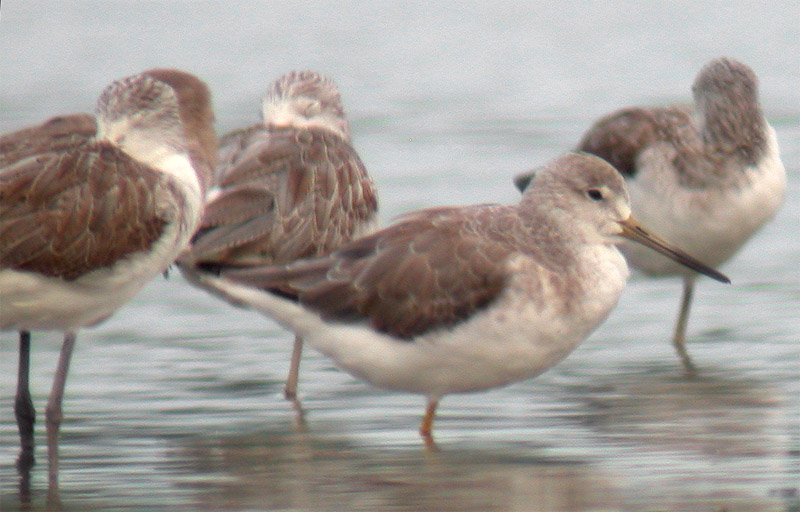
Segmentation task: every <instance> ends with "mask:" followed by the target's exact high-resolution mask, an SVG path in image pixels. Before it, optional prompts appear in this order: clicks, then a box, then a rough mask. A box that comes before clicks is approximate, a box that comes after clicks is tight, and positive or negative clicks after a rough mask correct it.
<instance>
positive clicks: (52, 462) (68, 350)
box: [45, 332, 76, 491]
mask: <svg viewBox="0 0 800 512" xmlns="http://www.w3.org/2000/svg"><path fill="white" fill-rule="evenodd" d="M75 338H76V334H75V333H74V332H67V333H65V334H64V343H63V344H62V345H61V354H60V355H59V357H58V367H56V374H55V377H54V378H53V389H52V390H51V391H50V398H49V400H48V401H47V409H46V411H45V420H46V423H47V461H48V467H49V468H48V476H49V481H50V486H49V489H50V490H51V491H54V490H57V489H58V430H59V428H60V427H61V418H62V417H63V416H62V413H61V402H62V400H63V399H64V385H65V384H66V382H67V373H68V372H69V362H70V359H71V358H72V349H73V348H75Z"/></svg>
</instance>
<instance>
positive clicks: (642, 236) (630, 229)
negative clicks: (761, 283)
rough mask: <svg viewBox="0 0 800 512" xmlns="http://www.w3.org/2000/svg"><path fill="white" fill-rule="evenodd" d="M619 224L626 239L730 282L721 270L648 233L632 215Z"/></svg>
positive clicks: (717, 278)
mask: <svg viewBox="0 0 800 512" xmlns="http://www.w3.org/2000/svg"><path fill="white" fill-rule="evenodd" d="M619 225H620V226H621V227H622V232H621V233H620V235H621V236H622V237H623V238H627V239H628V240H632V241H634V242H637V243H640V244H642V245H644V246H645V247H649V248H651V249H653V250H654V251H657V252H659V253H661V254H663V255H664V256H666V257H668V258H670V259H671V260H673V261H675V262H677V263H680V264H681V265H683V266H684V267H686V268H689V269H691V270H694V271H695V272H698V273H700V274H703V275H706V276H708V277H710V278H711V279H714V280H716V281H720V282H722V283H730V282H731V280H730V279H729V278H728V276H726V275H725V274H723V273H722V272H719V271H717V270H714V269H713V268H711V267H709V266H708V265H706V264H705V263H702V262H701V261H699V260H697V259H696V258H694V257H692V256H689V255H688V254H686V253H685V252H683V251H681V250H680V249H678V248H676V247H673V246H672V245H671V244H670V243H669V242H667V241H665V240H662V239H661V238H659V237H657V236H655V235H653V234H651V233H649V232H648V231H647V230H645V229H644V228H643V227H642V226H641V225H640V224H639V222H638V221H637V220H636V219H634V218H633V217H632V216H631V217H628V218H627V219H625V220H623V221H619Z"/></svg>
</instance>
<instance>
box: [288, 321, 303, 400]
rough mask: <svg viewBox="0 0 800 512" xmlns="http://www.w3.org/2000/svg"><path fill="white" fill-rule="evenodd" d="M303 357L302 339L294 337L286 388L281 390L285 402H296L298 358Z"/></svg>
mask: <svg viewBox="0 0 800 512" xmlns="http://www.w3.org/2000/svg"><path fill="white" fill-rule="evenodd" d="M302 355H303V338H301V337H300V336H295V337H294V346H293V347H292V362H291V363H290V365H289V376H288V377H286V386H285V387H284V388H283V395H284V396H285V397H286V399H287V400H292V401H294V400H297V379H298V376H299V375H300V356H302Z"/></svg>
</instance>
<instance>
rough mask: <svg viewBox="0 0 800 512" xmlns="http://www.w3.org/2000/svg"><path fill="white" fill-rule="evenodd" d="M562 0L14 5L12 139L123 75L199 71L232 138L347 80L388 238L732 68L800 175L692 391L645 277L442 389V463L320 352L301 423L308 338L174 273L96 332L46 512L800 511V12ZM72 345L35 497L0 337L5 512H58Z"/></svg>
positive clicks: (54, 343) (12, 362) (792, 177)
mask: <svg viewBox="0 0 800 512" xmlns="http://www.w3.org/2000/svg"><path fill="white" fill-rule="evenodd" d="M554 4H555V5H554V6H552V7H548V6H542V5H537V4H536V3H529V2H504V3H494V2H486V3H484V2H472V1H468V2H461V3H459V4H457V5H456V4H451V3H446V2H441V3H434V4H433V5H431V4H430V3H414V4H403V5H400V3H398V4H388V3H385V4H384V3H370V2H236V1H233V2H188V1H186V2H184V1H181V2H178V1H170V2H149V1H131V0H126V1H110V2H89V1H72V2H69V1H65V2H41V1H35V0H27V1H25V2H21V1H16V2H15V1H6V2H3V5H2V13H1V14H0V16H1V18H0V25H1V28H0V42H2V47H3V51H2V52H0V69H2V75H3V79H2V80H0V129H2V131H3V132H5V131H9V130H13V129H17V128H20V127H22V126H26V125H29V124H33V123H36V122H40V121H42V120H44V119H45V118H47V117H48V116H51V115H54V114H57V113H68V112H76V111H89V110H91V109H92V108H93V103H94V101H95V99H96V97H97V96H98V94H99V92H100V91H101V90H102V88H103V87H104V86H105V85H106V84H107V83H109V82H110V81H111V80H113V79H115V78H117V77H120V76H125V75H129V74H132V73H135V72H138V71H141V70H144V69H147V68H149V67H153V66H176V67H181V68H184V69H186V70H188V71H191V72H194V73H196V74H198V75H199V76H201V77H202V78H204V79H205V80H206V81H207V82H208V83H209V85H210V86H211V88H212V90H213V92H214V98H215V107H216V110H217V112H218V121H219V123H218V125H219V129H220V131H224V130H228V129H231V128H234V127H238V126H243V125H245V124H247V123H250V122H253V121H255V120H256V119H257V118H258V110H257V109H258V105H259V98H260V96H261V94H262V93H263V92H264V90H265V89H266V87H267V84H268V83H269V82H271V81H272V80H273V79H274V78H276V77H277V76H279V75H280V74H282V73H284V72H285V71H288V70H289V69H293V68H312V69H316V70H318V71H321V72H323V73H326V74H329V75H331V76H332V77H333V78H334V79H335V80H336V81H337V83H338V84H339V86H340V89H341V91H342V95H343V98H344V102H345V106H346V108H347V111H348V113H349V115H350V119H351V122H352V128H353V133H354V142H355V146H356V148H357V149H358V150H359V152H360V154H361V155H362V158H363V160H364V161H365V163H366V165H367V167H368V168H369V170H370V172H371V173H372V176H373V177H374V179H375V181H376V183H377V185H378V187H379V189H380V194H381V196H380V199H381V208H382V217H383V219H384V221H386V222H389V221H390V220H391V218H392V217H394V216H395V215H397V214H399V213H401V212H404V211H407V210H409V209H412V208H420V207H425V206H433V205H442V204H466V203H475V202H512V201H515V200H516V198H517V194H516V192H515V190H514V189H513V187H512V184H511V177H512V176H513V175H514V174H516V173H518V172H521V171H524V170H527V169H530V168H533V167H535V166H538V165H541V164H543V163H544V162H546V161H548V160H550V159H552V158H554V157H555V156H557V155H559V154H560V153H562V152H563V151H565V150H567V149H568V148H569V147H570V146H572V145H573V144H575V142H576V141H577V140H578V139H579V137H580V135H581V133H582V131H583V130H585V129H586V128H587V127H588V126H589V124H590V122H591V121H592V120H594V119H596V118H597V117H598V116H600V115H602V114H603V113H605V112H608V111H610V110H612V109H614V108H618V107H621V106H625V105H630V104H642V103H664V102H670V101H686V100H688V99H689V97H690V95H689V87H690V85H691V82H692V80H693V78H694V75H695V73H696V72H697V70H698V69H699V68H700V67H701V66H702V64H703V63H704V62H706V61H707V60H709V59H710V58H713V57H716V56H719V55H723V54H724V55H730V56H735V57H738V58H740V59H741V60H743V61H745V62H747V63H749V64H750V65H751V66H752V67H753V68H754V69H755V71H756V72H757V73H758V74H759V77H760V79H761V91H762V99H763V104H764V107H765V111H766V113H767V116H768V118H769V119H770V121H771V122H772V124H773V125H774V126H775V128H776V130H777V132H778V137H779V140H780V144H781V149H782V154H783V159H784V162H785V164H786V167H787V172H788V174H789V190H788V194H787V200H786V204H785V206H784V208H783V209H782V210H781V211H780V213H779V214H778V216H777V217H776V219H775V220H774V222H772V223H771V224H770V225H768V226H767V227H766V228H765V229H764V230H763V231H762V232H761V233H759V234H758V236H757V237H756V238H754V239H753V240H752V242H751V243H750V244H749V245H748V246H746V247H745V249H744V250H743V251H742V252H741V253H740V254H739V255H738V256H737V257H736V258H735V259H734V260H733V261H731V262H730V263H729V264H727V265H726V266H725V268H724V270H725V272H726V273H728V274H729V275H730V276H731V278H732V279H733V285H732V286H723V285H720V284H717V283H713V282H711V281H708V280H706V281H702V282H701V283H700V285H699V289H698V292H697V294H696V303H695V308H694V311H693V313H692V317H691V322H690V325H689V337H690V340H689V349H690V352H691V353H692V354H693V356H694V357H695V360H696V362H697V364H698V365H699V366H700V368H701V372H700V375H699V376H698V377H697V378H696V379H688V378H686V377H685V376H684V375H683V373H682V371H681V370H680V368H679V363H678V360H677V358H676V357H675V355H674V354H673V351H672V348H671V346H670V344H669V342H668V339H669V338H670V335H671V330H672V325H673V321H674V317H675V314H676V310H677V306H678V300H679V295H680V284H679V282H677V281H676V280H657V281H651V280H645V279H641V278H636V277H635V278H634V279H633V280H632V281H631V283H630V285H629V287H628V289H627V291H626V293H625V294H624V296H623V298H622V300H621V302H620V305H619V307H618V308H617V309H616V310H615V311H614V312H613V313H612V315H611V317H610V318H609V319H608V321H607V322H606V323H605V324H604V325H603V326H601V327H600V328H599V329H598V330H597V331H596V332H595V333H594V334H593V335H592V336H591V337H590V338H589V339H588V340H587V341H586V342H585V343H584V344H583V345H582V346H581V348H579V349H578V350H577V351H576V352H575V353H573V354H572V355H571V356H570V357H569V358H567V359H566V360H565V361H564V362H563V363H561V364H560V365H558V366H557V367H555V368H553V369H552V370H550V371H549V372H547V373H546V374H544V375H542V376H541V377H539V378H537V379H534V380H530V381H525V382H521V383H518V384H516V385H513V386H510V387H508V388H504V389H499V390H493V391H490V392H486V393H479V394H469V395H459V396H449V397H446V398H445V399H444V400H443V402H442V406H441V408H440V412H439V417H438V421H437V425H436V433H437V436H438V437H437V440H438V442H439V445H440V448H441V451H440V452H438V453H427V452H425V451H424V450H423V449H422V446H421V443H420V440H419V438H418V436H417V433H416V430H417V426H418V422H419V419H420V417H421V415H422V412H423V407H424V401H423V399H422V398H421V397H417V396H412V395H407V394H402V393H390V392H386V391H382V390H379V389H376V388H373V387H370V386H368V385H366V384H363V383H361V382H359V381H356V380H354V379H353V378H351V377H350V376H348V375H347V374H344V373H342V372H340V371H338V370H337V369H336V368H335V367H333V365H332V364H330V363H329V362H328V361H327V360H325V359H324V358H322V357H321V356H319V355H318V354H316V353H313V352H312V351H308V353H307V356H306V357H305V358H304V360H303V366H302V371H301V382H300V392H301V398H302V399H303V403H304V406H305V408H306V411H307V416H306V419H307V424H306V427H305V428H301V427H300V426H299V425H298V424H297V422H296V421H295V414H294V411H293V409H292V407H291V406H290V405H289V404H288V403H287V402H285V401H284V400H283V399H282V386H283V380H284V378H285V375H286V371H287V367H288V361H289V352H290V349H291V339H292V338H291V336H290V335H289V334H288V333H286V332H284V331H282V330H281V329H280V328H278V327H277V326H276V325H275V324H273V323H272V322H271V321H269V320H267V319H265V318H263V317H261V316H259V315H256V314H254V313H251V312H247V311H241V310H237V309H234V308H232V307H230V306H228V305H226V304H223V303H221V302H218V301H217V300H215V299H213V298H211V297H209V296H207V295H205V294H204V293H202V292H200V291H197V290H195V289H193V288H191V287H189V286H188V285H187V284H186V283H185V282H184V281H183V280H182V279H181V277H180V275H178V274H177V273H173V274H172V275H171V276H170V277H169V279H168V280H164V279H158V280H156V281H154V282H153V283H151V284H150V285H148V286H147V287H146V288H145V289H144V290H143V291H142V293H141V294H139V295H138V296H137V297H136V299H135V300H134V301H133V302H132V303H131V304H130V305H128V306H127V307H125V308H123V309H122V310H120V311H119V312H118V313H117V314H116V315H115V316H114V317H113V318H111V319H110V320H109V321H107V322H105V323H104V324H102V325H100V326H98V327H97V328H94V329H87V330H84V331H82V332H81V333H80V335H79V338H78V345H77V348H76V352H75V356H74V359H73V366H72V369H71V371H70V376H69V380H68V383H67V393H66V397H65V401H64V411H65V416H66V417H65V422H64V424H63V427H62V435H61V452H62V462H61V486H60V489H61V490H60V496H59V499H60V503H59V502H53V501H51V503H50V505H51V508H55V509H58V508H63V509H64V510H75V511H80V510H112V509H130V510H166V509H169V510H231V511H236V510H409V511H416V510H474V511H508V510H515V511H516V510H545V511H556V510H559V511H561V510H570V511H571V510H631V511H639V510H648V511H667V510H670V511H671V510H686V511H695V510H708V511H720V510H726V511H738V510H742V511H750V510H758V511H762V510H763V511H767V510H768V511H773V510H775V511H785V512H788V511H794V512H797V511H798V510H800V383H799V382H800V381H798V376H800V344H799V343H798V341H799V340H798V338H800V240H799V239H800V80H799V78H800V57H799V56H800V28H798V27H800V7H798V5H797V3H796V2H786V1H779V2H772V3H770V4H762V3H750V2H744V1H737V2H672V3H669V4H668V6H664V5H660V4H656V3H644V2H640V3H634V2H620V1H614V2H606V3H604V4H602V5H593V4H589V3H583V2H580V3H576V4H575V5H572V6H570V5H561V4H563V3H557V4H556V3H554ZM0 307H2V305H1V304H0ZM59 347H60V336H59V335H58V334H56V333H35V334H34V343H33V355H32V365H33V368H32V372H31V378H32V386H33V394H34V402H35V405H36V407H37V409H38V411H39V418H40V420H39V423H37V439H36V440H37V443H38V444H37V452H36V455H37V458H38V461H39V463H38V465H37V466H35V468H34V470H33V472H32V475H31V482H30V490H29V492H30V494H29V495H26V494H25V492H24V491H25V489H24V487H25V486H21V485H20V481H19V478H18V476H17V473H16V470H15V468H14V460H15V458H16V455H17V450H18V438H17V432H16V425H15V423H14V419H13V412H12V410H13V396H14V389H15V385H16V364H17V358H16V351H17V341H16V335H15V334H13V333H3V335H2V341H1V342H0V509H2V510H3V511H6V510H16V509H20V508H21V509H34V510H39V509H44V508H45V507H46V506H47V503H46V502H47V475H46V450H45V439H44V426H43V421H42V418H43V416H44V414H43V409H44V405H45V402H46V399H47V394H48V392H49V386H50V383H51V381H52V373H53V370H54V368H55V363H56V359H57V356H58V350H59ZM21 491H22V494H21ZM26 500H30V502H29V503H27V504H26V503H22V502H23V501H26Z"/></svg>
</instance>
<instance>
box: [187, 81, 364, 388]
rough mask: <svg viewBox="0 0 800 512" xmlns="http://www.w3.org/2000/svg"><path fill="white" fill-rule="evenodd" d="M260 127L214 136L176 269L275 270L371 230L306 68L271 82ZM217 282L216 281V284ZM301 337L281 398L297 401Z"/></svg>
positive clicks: (325, 96) (340, 128)
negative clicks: (193, 225) (208, 169)
mask: <svg viewBox="0 0 800 512" xmlns="http://www.w3.org/2000/svg"><path fill="white" fill-rule="evenodd" d="M262 116H263V122H262V123H259V124H256V125H254V126H251V127H248V128H244V129H241V130H237V131H234V132H232V133H230V134H228V135H226V136H224V137H223V138H222V141H221V144H220V148H219V157H220V162H219V165H218V167H217V169H216V172H215V180H214V181H215V182H214V188H212V190H211V191H210V193H209V196H208V200H207V205H206V213H205V216H204V218H203V222H202V226H201V229H200V231H199V232H198V234H197V236H195V238H194V240H193V243H192V246H191V250H190V251H188V252H187V254H185V255H184V256H183V257H182V259H181V262H180V268H181V270H182V272H183V274H184V276H186V278H187V279H188V280H189V281H190V282H191V283H193V284H196V285H199V286H200V287H202V288H205V289H206V290H208V291H209V292H211V293H214V294H216V295H220V296H222V297H223V298H226V299H229V300H231V302H233V303H234V304H236V302H237V300H236V299H232V298H230V297H226V294H225V289H224V287H218V286H216V285H211V286H209V285H207V284H204V283H203V282H202V281H199V280H198V279H197V278H196V271H195V270H194V269H193V266H194V265H196V264H205V265H208V264H220V265H229V266H243V267H246V266H250V265H259V266H263V265H280V264H286V263H290V262H292V261H295V260H297V259H300V258H307V257H311V256H321V255H324V254H327V253H329V252H330V251H332V250H333V249H336V248H337V247H339V246H340V245H342V244H343V243H345V242H348V241H350V240H351V239H353V238H356V237H358V236H361V235H364V234H367V233H369V232H372V231H373V230H374V228H375V227H376V226H377V209H378V202H377V193H376V190H375V188H374V186H373V184H372V180H371V179H370V177H369V175H368V174H367V170H366V168H365V167H364V164H363V163H362V162H361V159H360V158H359V157H358V154H357V153H356V151H355V149H353V146H352V145H351V141H350V126H349V123H348V122H347V119H346V117H345V114H344V108H343V106H342V100H341V96H340V94H339V91H338V89H337V88H336V85H335V84H334V83H333V81H331V80H330V79H329V78H326V77H323V76H320V75H318V74H317V73H314V72H311V71H301V72H291V73H288V74H286V75H284V76H283V77H281V78H279V79H278V80H277V81H275V83H274V84H273V85H272V87H271V88H270V90H269V92H268V93H267V95H266V96H265V98H264V100H263V109H262ZM216 284H218V283H216ZM301 351H302V338H301V337H299V336H298V337H296V338H295V344H294V350H293V353H292V361H291V365H290V369H289V377H288V378H287V382H286V387H285V394H286V397H287V398H288V399H290V400H296V396H297V377H298V372H299V366H300V355H301Z"/></svg>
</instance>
